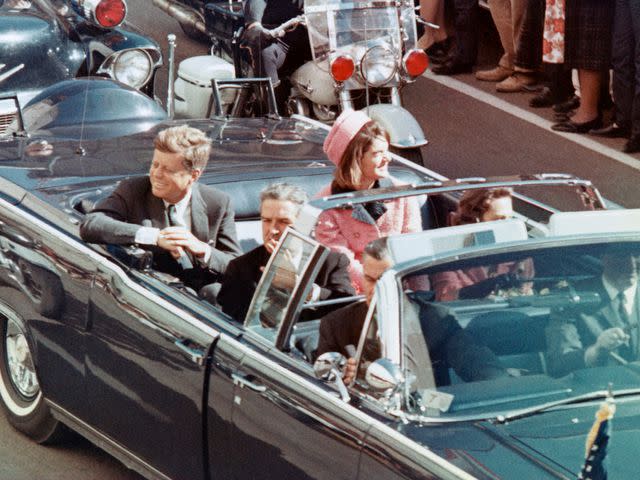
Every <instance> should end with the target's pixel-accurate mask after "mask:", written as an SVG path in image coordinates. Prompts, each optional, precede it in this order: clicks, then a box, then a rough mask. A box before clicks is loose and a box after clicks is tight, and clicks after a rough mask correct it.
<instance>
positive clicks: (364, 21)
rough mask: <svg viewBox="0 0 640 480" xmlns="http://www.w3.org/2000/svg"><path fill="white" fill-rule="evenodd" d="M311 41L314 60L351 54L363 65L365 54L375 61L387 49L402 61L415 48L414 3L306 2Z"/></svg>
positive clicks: (335, 0) (310, 0)
mask: <svg viewBox="0 0 640 480" xmlns="http://www.w3.org/2000/svg"><path fill="white" fill-rule="evenodd" d="M304 13H305V16H306V19H307V29H308V31H309V41H310V44H311V49H312V53H313V58H314V60H316V61H318V60H324V59H326V58H327V57H328V58H329V60H331V59H332V58H334V57H335V56H339V55H343V54H344V55H349V56H351V58H352V59H353V60H354V61H355V62H357V63H361V62H362V61H363V59H365V55H367V56H369V57H371V59H369V60H366V59H365V61H373V60H374V58H375V57H379V56H380V51H378V53H377V54H372V53H371V52H372V50H373V51H375V50H376V47H377V50H380V49H384V50H387V51H388V52H389V53H392V54H393V55H395V58H402V55H403V54H404V53H405V52H406V51H408V50H410V49H412V48H415V46H416V41H417V33H416V20H415V10H414V4H413V0H410V1H402V2H387V1H375V2H352V1H344V0H342V1H341V0H328V1H327V0H305V8H304Z"/></svg>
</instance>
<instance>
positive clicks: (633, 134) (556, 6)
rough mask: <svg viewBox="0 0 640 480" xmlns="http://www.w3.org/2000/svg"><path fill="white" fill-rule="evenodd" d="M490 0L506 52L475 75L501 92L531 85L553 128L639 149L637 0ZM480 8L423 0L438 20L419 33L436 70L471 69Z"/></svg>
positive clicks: (426, 15) (425, 13)
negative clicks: (620, 140) (548, 110)
mask: <svg viewBox="0 0 640 480" xmlns="http://www.w3.org/2000/svg"><path fill="white" fill-rule="evenodd" d="M487 3H488V6H489V12H490V14H491V18H492V20H493V23H494V24H495V28H496V30H497V32H498V35H499V38H500V45H501V47H502V50H503V53H502V55H501V57H500V59H499V61H498V63H497V65H495V66H494V67H493V68H490V69H488V70H480V69H476V71H475V77H476V79H477V80H480V81H486V82H495V84H496V90H497V91H498V92H505V93H506V92H521V91H529V92H535V96H533V98H531V100H530V102H529V103H530V106H531V107H534V108H553V114H554V118H555V120H556V123H555V124H554V125H553V126H552V127H551V128H552V129H553V130H557V131H562V132H570V133H580V134H584V133H589V134H591V135H597V136H602V137H608V138H625V139H627V140H626V142H625V144H624V147H623V151H624V152H627V153H636V152H640V3H639V2H637V1H634V0H579V1H578V0H489V1H488V2H487ZM480 9H481V7H480V5H479V3H478V0H421V5H420V11H421V16H422V18H423V19H424V20H425V21H427V22H430V23H435V24H436V25H440V28H438V29H434V28H430V27H428V26H427V27H426V29H425V32H424V34H423V35H422V37H421V38H420V40H419V46H420V47H421V48H424V49H425V51H426V52H427V54H429V56H430V58H431V63H432V67H431V69H432V71H433V73H435V74H438V75H456V74H460V73H471V72H472V71H473V70H474V67H475V66H476V62H477V55H478V42H479V35H478V32H479V31H480V28H479V22H480V16H481V10H480ZM572 73H575V77H576V78H577V82H574V81H573V80H572ZM576 87H577V91H576ZM610 92H612V93H613V99H612V96H611V94H610Z"/></svg>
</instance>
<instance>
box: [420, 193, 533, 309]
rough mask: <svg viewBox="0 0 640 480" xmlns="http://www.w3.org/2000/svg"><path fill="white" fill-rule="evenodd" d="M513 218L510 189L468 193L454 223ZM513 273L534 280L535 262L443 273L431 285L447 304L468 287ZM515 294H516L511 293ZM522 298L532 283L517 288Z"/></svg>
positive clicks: (525, 283) (432, 278) (500, 264)
mask: <svg viewBox="0 0 640 480" xmlns="http://www.w3.org/2000/svg"><path fill="white" fill-rule="evenodd" d="M512 216H513V202H512V199H511V190H510V189H508V188H489V189H478V190H468V191H466V192H465V193H464V195H463V196H462V198H461V199H460V204H459V206H458V211H457V212H456V214H455V215H454V218H453V220H452V222H451V223H452V224H453V225H464V224H467V223H477V222H491V221H494V220H505V219H508V218H511V217H512ZM503 274H514V275H517V276H518V277H522V278H531V277H533V274H534V267H533V261H532V260H531V259H530V258H527V259H525V260H522V261H520V262H505V263H498V264H496V265H489V266H483V267H473V268H469V269H466V270H455V271H450V272H441V273H436V274H434V275H431V286H432V288H433V290H434V291H435V292H436V300H437V301H440V302H446V301H451V300H456V299H458V298H459V296H460V297H462V295H460V291H461V290H462V289H463V288H465V287H470V286H472V285H478V284H479V283H480V282H483V281H485V280H488V279H489V278H494V277H497V276H501V275H503ZM511 293H512V294H513V293H516V292H511ZM517 293H518V294H521V295H530V294H531V282H523V283H522V284H520V285H519V286H518V288H517Z"/></svg>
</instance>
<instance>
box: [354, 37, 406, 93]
mask: <svg viewBox="0 0 640 480" xmlns="http://www.w3.org/2000/svg"><path fill="white" fill-rule="evenodd" d="M396 69H397V67H396V55H395V54H394V53H393V51H392V50H391V49H389V48H387V47H385V46H383V45H377V46H375V47H372V48H370V49H369V50H367V53H365V54H364V56H363V57H362V60H361V61H360V72H361V73H362V77H363V78H364V79H365V80H366V81H367V82H368V83H369V84H370V85H371V86H373V87H381V86H382V85H384V84H385V83H387V82H388V81H389V80H391V78H393V76H394V75H395V73H396Z"/></svg>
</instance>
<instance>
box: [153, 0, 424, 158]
mask: <svg viewBox="0 0 640 480" xmlns="http://www.w3.org/2000/svg"><path fill="white" fill-rule="evenodd" d="M153 1H154V4H155V5H156V6H159V7H161V8H163V10H165V11H166V12H167V13H169V14H170V15H173V16H176V14H175V12H176V9H177V8H178V5H179V4H178V3H177V2H176V1H174V0H153ZM241 4H242V2H235V1H232V2H217V3H209V4H206V5H205V6H204V20H205V21H204V23H203V22H202V21H194V22H193V23H192V24H191V26H192V27H193V28H196V29H199V31H203V33H205V32H206V33H207V34H208V36H209V38H210V39H211V41H212V49H211V55H207V56H201V57H192V58H190V59H187V60H185V61H183V62H182V63H181V64H180V66H179V68H178V78H177V80H176V82H175V95H176V96H175V112H176V115H177V116H181V117H190V118H197V117H201V116H203V115H210V114H211V113H212V107H211V105H212V104H213V103H215V101H214V100H215V98H214V99H213V100H212V79H216V80H223V79H230V78H234V77H235V78H238V77H246V76H247V75H251V69H250V67H249V66H248V62H247V60H246V55H245V54H244V52H243V51H242V50H243V49H242V48H241V39H242V30H243V26H244V21H243V20H242V18H243V17H242V6H241ZM169 6H170V7H171V8H169ZM172 12H173V13H172ZM182 13H185V12H184V11H182ZM176 18H178V17H176ZM187 20H188V16H187V15H186V14H184V15H182V16H180V21H181V24H182V23H185V22H187ZM299 23H304V24H305V25H306V26H307V31H308V35H309V42H310V45H311V51H312V59H311V60H310V61H308V62H306V63H304V64H303V65H302V66H301V67H299V68H298V69H297V70H295V71H294V72H293V73H292V74H291V76H290V78H289V82H290V83H291V85H292V88H291V93H290V95H289V98H288V101H287V107H288V108H287V109H288V112H286V113H297V114H302V115H306V116H309V117H311V118H315V119H317V120H320V121H323V122H326V123H330V122H332V121H333V120H334V119H335V118H336V116H337V115H338V114H339V113H340V112H341V111H342V110H344V109H347V108H354V109H363V110H366V113H367V114H368V115H369V116H370V117H371V118H373V119H375V120H377V121H378V122H380V123H381V124H382V125H383V126H384V127H385V128H386V129H387V130H388V131H389V134H390V137H391V148H392V150H394V151H395V152H396V153H399V154H400V155H402V156H404V157H405V158H409V159H411V160H413V161H415V162H416V163H420V164H422V154H421V151H420V147H422V146H424V145H426V144H427V143H428V141H427V139H426V138H425V135H424V133H423V131H422V128H421V127H420V125H419V124H418V122H417V121H416V119H415V118H414V117H413V115H412V114H411V113H410V112H409V111H408V110H406V109H405V108H404V107H403V106H402V97H401V93H400V92H401V89H402V88H403V87H404V86H406V85H407V84H410V83H413V82H414V81H415V80H416V78H417V77H419V76H420V75H422V73H423V72H424V71H425V70H426V68H427V66H428V62H429V60H428V57H427V55H426V54H425V53H424V52H423V51H422V50H421V49H418V48H417V38H418V34H417V27H416V13H415V7H414V2H413V0H400V1H386V0H382V1H375V2H373V1H368V2H362V3H354V2H346V1H340V0H329V1H327V0H305V6H304V14H303V15H302V16H300V17H296V18H294V19H291V20H289V21H288V22H286V23H285V24H283V25H281V26H279V27H277V28H275V29H273V30H271V35H272V36H273V37H274V38H277V37H278V36H281V35H282V34H283V32H284V31H286V29H288V28H292V27H294V26H296V25H297V24H299ZM214 83H215V82H214ZM218 95H219V94H218ZM214 97H215V95H214ZM263 97H266V98H270V96H269V95H266V96H263ZM234 98H236V99H237V97H233V98H232V99H231V100H229V98H227V101H228V102H231V103H233V102H234ZM234 110H235V111H242V109H237V108H235V109H234ZM218 111H220V110H218Z"/></svg>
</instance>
